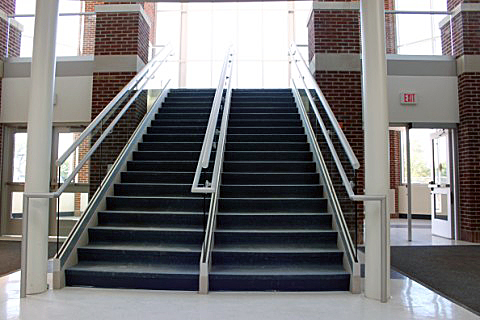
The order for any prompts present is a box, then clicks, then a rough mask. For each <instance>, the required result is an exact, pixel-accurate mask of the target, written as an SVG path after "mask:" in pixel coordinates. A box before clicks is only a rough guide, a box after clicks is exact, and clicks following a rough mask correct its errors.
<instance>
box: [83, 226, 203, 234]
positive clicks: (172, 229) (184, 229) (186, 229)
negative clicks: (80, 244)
mask: <svg viewBox="0 0 480 320" xmlns="http://www.w3.org/2000/svg"><path fill="white" fill-rule="evenodd" d="M89 229H91V230H117V231H169V232H202V233H203V228H191V227H190V228H189V227H182V228H179V227H149V226H141V227H139V226H135V227H131V226H128V227H127V226H118V227H115V226H95V227H91V228H89Z"/></svg>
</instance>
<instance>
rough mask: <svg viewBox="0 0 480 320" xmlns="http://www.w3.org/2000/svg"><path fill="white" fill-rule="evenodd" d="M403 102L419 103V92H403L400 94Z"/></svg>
mask: <svg viewBox="0 0 480 320" xmlns="http://www.w3.org/2000/svg"><path fill="white" fill-rule="evenodd" d="M400 103H401V104H409V105H412V104H417V94H416V93H414V92H402V93H401V94H400Z"/></svg>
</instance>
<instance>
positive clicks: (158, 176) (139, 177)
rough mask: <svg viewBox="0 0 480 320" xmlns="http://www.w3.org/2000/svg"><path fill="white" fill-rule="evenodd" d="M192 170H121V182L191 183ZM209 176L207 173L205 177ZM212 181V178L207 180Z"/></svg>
mask: <svg viewBox="0 0 480 320" xmlns="http://www.w3.org/2000/svg"><path fill="white" fill-rule="evenodd" d="M194 175H195V174H194V173H193V172H135V171H130V172H122V177H121V181H122V182H123V183H135V182H142V183H192V181H193V177H194ZM210 178H211V174H208V176H207V179H210ZM209 181H212V180H209Z"/></svg>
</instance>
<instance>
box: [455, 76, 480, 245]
mask: <svg viewBox="0 0 480 320" xmlns="http://www.w3.org/2000/svg"><path fill="white" fill-rule="evenodd" d="M458 79H459V84H458V97H459V112H460V124H459V126H458V153H459V178H460V184H459V187H460V226H461V227H460V229H461V239H462V240H466V241H474V242H480V201H479V200H478V194H479V193H480V153H479V152H478V151H479V149H478V146H479V144H480V73H474V72H472V73H464V74H462V75H460V76H459V78H458Z"/></svg>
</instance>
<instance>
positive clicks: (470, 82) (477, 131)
mask: <svg viewBox="0 0 480 320" xmlns="http://www.w3.org/2000/svg"><path fill="white" fill-rule="evenodd" d="M448 9H449V10H452V11H453V13H454V17H453V30H454V32H453V46H454V48H453V52H454V55H455V57H456V59H457V74H458V100H459V115H460V123H459V125H458V154H459V159H458V170H459V179H460V181H459V190H460V195H459V196H460V212H459V214H460V216H459V218H460V219H459V220H460V237H461V240H466V241H472V242H480V201H478V192H479V189H480V171H479V170H478V163H479V162H480V153H479V152H478V150H479V149H478V146H479V145H480V121H479V119H480V33H479V32H478V28H479V26H480V0H449V1H448ZM443 29H445V30H447V29H450V24H449V21H446V22H445V25H444V28H442V30H443ZM447 38H448V37H447ZM445 42H446V43H447V41H445ZM446 47H447V50H448V45H447V44H446Z"/></svg>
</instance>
